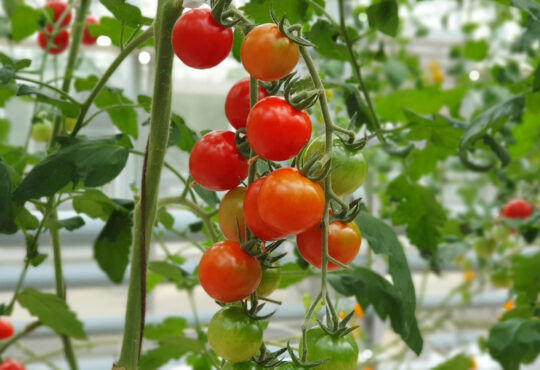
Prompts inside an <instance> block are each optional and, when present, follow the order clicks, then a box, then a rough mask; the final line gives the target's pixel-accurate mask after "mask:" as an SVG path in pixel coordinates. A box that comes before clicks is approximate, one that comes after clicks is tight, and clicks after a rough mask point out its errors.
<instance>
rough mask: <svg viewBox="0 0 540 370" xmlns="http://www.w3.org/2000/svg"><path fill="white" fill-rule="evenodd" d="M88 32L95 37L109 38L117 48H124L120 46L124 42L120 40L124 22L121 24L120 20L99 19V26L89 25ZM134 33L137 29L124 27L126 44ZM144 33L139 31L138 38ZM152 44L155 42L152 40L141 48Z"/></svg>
mask: <svg viewBox="0 0 540 370" xmlns="http://www.w3.org/2000/svg"><path fill="white" fill-rule="evenodd" d="M88 30H89V31H90V33H91V34H92V35H94V36H107V37H108V38H110V39H111V43H112V44H113V45H114V46H117V47H121V46H122V45H121V44H120V42H121V41H122V40H121V38H120V35H121V34H122V22H120V21H119V20H117V19H115V18H111V17H101V18H100V19H99V23H97V24H92V23H91V24H89V25H88ZM133 32H135V27H132V26H129V25H125V26H124V32H123V34H124V40H123V42H126V41H127V40H128V39H129V38H130V37H131V35H132V34H133ZM142 32H143V31H141V30H139V31H137V33H136V36H138V35H139V34H141V33H142ZM152 43H153V41H152V40H150V41H148V42H146V43H144V44H143V45H141V46H140V47H139V48H141V47H143V46H147V45H151V44H152Z"/></svg>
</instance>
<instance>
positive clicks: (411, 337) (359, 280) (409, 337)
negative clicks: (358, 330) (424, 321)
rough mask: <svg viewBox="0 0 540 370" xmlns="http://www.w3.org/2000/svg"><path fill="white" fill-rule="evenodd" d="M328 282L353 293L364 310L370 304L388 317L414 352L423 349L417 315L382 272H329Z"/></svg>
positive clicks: (336, 287)
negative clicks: (380, 273)
mask: <svg viewBox="0 0 540 370" xmlns="http://www.w3.org/2000/svg"><path fill="white" fill-rule="evenodd" d="M328 281H329V283H330V285H332V287H333V288H334V289H335V290H336V291H337V292H338V293H340V294H343V295H344V296H352V295H354V296H355V297H356V301H357V302H358V303H359V304H360V306H361V307H362V308H363V309H364V310H366V309H367V308H368V307H369V306H371V305H373V308H374V309H375V312H376V313H377V315H378V316H379V317H380V318H381V319H382V320H385V319H386V318H387V317H389V318H390V324H391V326H392V329H393V330H394V332H396V333H397V334H399V336H400V337H401V338H402V339H403V340H404V341H405V343H407V345H408V346H409V348H411V349H412V350H413V351H414V352H415V353H416V354H420V352H421V351H422V346H423V341H422V337H421V335H420V331H419V330H418V324H417V322H416V317H414V310H412V312H413V314H412V315H411V310H410V309H406V305H407V304H406V303H405V302H404V301H403V299H402V298H401V295H400V293H399V292H398V290H397V289H396V288H395V287H394V286H393V285H392V284H390V283H389V282H388V281H387V280H386V279H385V278H384V277H382V276H381V275H379V274H377V273H375V272H373V271H371V270H369V269H367V268H364V267H357V268H355V269H354V271H353V272H347V273H340V274H332V275H330V276H329V277H328Z"/></svg>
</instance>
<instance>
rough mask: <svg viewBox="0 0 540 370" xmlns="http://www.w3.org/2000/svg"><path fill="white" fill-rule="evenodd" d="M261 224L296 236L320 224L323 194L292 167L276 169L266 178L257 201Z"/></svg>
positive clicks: (318, 186) (312, 182)
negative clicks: (263, 223)
mask: <svg viewBox="0 0 540 370" xmlns="http://www.w3.org/2000/svg"><path fill="white" fill-rule="evenodd" d="M257 203H258V206H259V213H260V215H261V218H262V219H263V221H264V222H265V223H267V224H268V225H270V226H271V227H272V228H273V229H275V230H277V231H278V232H281V233H283V234H287V235H288V234H299V233H301V232H303V231H305V230H307V229H309V228H311V227H313V226H316V225H318V224H320V223H321V219H322V214H323V212H324V192H323V190H322V188H321V186H320V185H319V184H317V183H316V182H314V181H312V180H310V179H308V178H307V177H305V176H304V175H302V174H301V173H300V172H299V171H298V170H296V169H294V168H289V167H287V168H280V169H278V170H276V171H274V172H272V173H271V174H270V175H268V176H267V177H266V180H265V181H264V183H263V184H262V186H261V190H260V192H259V196H258V198H257Z"/></svg>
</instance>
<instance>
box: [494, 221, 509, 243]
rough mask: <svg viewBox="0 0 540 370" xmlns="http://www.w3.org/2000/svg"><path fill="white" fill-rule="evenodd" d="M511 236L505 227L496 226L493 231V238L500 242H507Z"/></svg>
mask: <svg viewBox="0 0 540 370" xmlns="http://www.w3.org/2000/svg"><path fill="white" fill-rule="evenodd" d="M508 235H510V230H509V229H508V227H506V226H505V225H495V226H493V228H492V229H491V237H492V238H493V239H495V240H498V241H500V242H501V241H505V240H506V239H507V238H508Z"/></svg>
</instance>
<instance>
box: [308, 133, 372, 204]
mask: <svg viewBox="0 0 540 370" xmlns="http://www.w3.org/2000/svg"><path fill="white" fill-rule="evenodd" d="M325 140H326V139H325V137H324V136H319V137H317V138H315V139H314V140H313V141H312V142H311V143H310V144H309V146H308V147H307V149H306V152H305V153H304V155H303V158H304V160H306V159H308V158H309V157H310V156H312V155H314V154H320V155H323V154H324V150H325V148H326V143H325ZM334 167H337V168H336V169H335V170H334V172H332V174H331V175H330V181H331V184H332V190H333V191H334V193H336V195H338V196H344V195H348V194H351V193H352V192H353V191H355V190H356V189H358V188H359V187H360V186H361V185H362V184H363V183H364V180H365V179H366V175H367V171H368V163H367V161H366V159H365V158H364V155H363V154H362V153H361V152H356V153H355V152H354V151H352V150H349V149H347V147H345V144H343V142H342V141H341V140H339V139H333V141H332V168H334Z"/></svg>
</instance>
